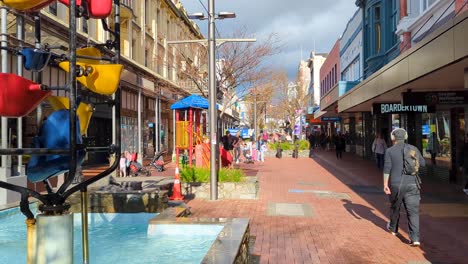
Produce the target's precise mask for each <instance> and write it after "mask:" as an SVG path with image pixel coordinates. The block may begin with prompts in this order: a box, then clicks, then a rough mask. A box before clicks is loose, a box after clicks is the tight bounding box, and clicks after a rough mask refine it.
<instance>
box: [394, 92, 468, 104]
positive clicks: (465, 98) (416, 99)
mask: <svg viewBox="0 0 468 264" xmlns="http://www.w3.org/2000/svg"><path fill="white" fill-rule="evenodd" d="M467 102H468V91H453V92H406V93H402V103H403V104H404V105H437V104H443V105H456V104H466V103H467Z"/></svg>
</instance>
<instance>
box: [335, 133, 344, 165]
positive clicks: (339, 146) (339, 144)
mask: <svg viewBox="0 0 468 264" xmlns="http://www.w3.org/2000/svg"><path fill="white" fill-rule="evenodd" d="M334 143H335V152H336V158H337V159H342V158H343V151H344V149H345V148H346V143H345V139H344V136H343V135H342V134H341V133H338V135H336V136H335V139H334Z"/></svg>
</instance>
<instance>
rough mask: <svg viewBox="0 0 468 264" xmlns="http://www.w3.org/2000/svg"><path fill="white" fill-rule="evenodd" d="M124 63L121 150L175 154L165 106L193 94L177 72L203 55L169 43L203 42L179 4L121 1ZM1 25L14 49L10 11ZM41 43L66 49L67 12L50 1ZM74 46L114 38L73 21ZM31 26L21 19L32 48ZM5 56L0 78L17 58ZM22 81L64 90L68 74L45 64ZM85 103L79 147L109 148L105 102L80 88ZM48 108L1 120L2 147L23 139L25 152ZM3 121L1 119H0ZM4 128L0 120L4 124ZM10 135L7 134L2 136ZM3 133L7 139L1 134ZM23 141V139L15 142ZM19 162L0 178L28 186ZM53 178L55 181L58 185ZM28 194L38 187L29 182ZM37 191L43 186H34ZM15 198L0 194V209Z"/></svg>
mask: <svg viewBox="0 0 468 264" xmlns="http://www.w3.org/2000/svg"><path fill="white" fill-rule="evenodd" d="M120 3H121V23H120V25H121V39H120V40H121V55H122V58H121V64H123V65H124V71H123V73H122V76H121V82H120V87H121V90H122V92H121V96H122V98H121V102H122V104H121V112H122V116H121V118H122V120H121V124H122V127H121V129H122V135H121V139H122V151H125V150H127V151H130V152H138V153H139V157H140V161H141V159H142V158H143V157H145V156H146V157H151V156H153V155H154V153H155V151H158V150H162V149H165V150H168V152H169V153H170V152H172V150H173V146H174V144H175V142H174V137H173V136H172V134H173V133H174V117H173V112H172V111H171V110H170V105H171V104H172V103H174V102H175V101H177V100H179V99H181V98H183V97H185V96H187V95H189V94H191V93H192V92H193V89H191V87H194V86H193V85H190V83H189V82H187V80H185V79H184V78H183V76H184V75H183V74H182V72H183V71H184V70H185V67H187V65H188V64H201V62H200V56H199V54H200V50H199V49H202V48H203V47H201V46H198V47H195V46H196V45H194V47H192V46H189V45H180V46H176V45H169V44H168V42H169V41H173V40H202V39H204V37H203V35H202V34H201V33H200V30H199V28H198V26H197V25H196V24H195V23H194V22H193V21H191V20H190V19H188V17H187V13H186V11H185V9H184V8H183V6H182V5H181V4H180V3H179V1H177V0H146V1H143V0H121V1H120ZM1 19H6V20H7V21H8V23H7V31H8V32H7V34H8V41H9V43H13V44H14V43H18V42H17V41H16V40H15V38H14V36H15V35H17V27H16V23H15V19H16V17H15V13H14V12H8V14H7V17H6V18H5V17H2V18H1ZM113 19H114V18H113V15H111V16H109V17H108V18H107V25H109V27H110V29H111V30H112V29H113ZM40 20H41V33H40V34H41V36H42V39H41V44H42V45H43V44H45V43H48V44H50V45H63V46H65V47H68V26H67V25H68V7H66V6H65V5H63V4H61V3H59V2H54V3H53V4H51V5H50V6H48V7H45V8H43V9H42V10H41V11H40ZM77 27H78V40H77V46H78V47H84V46H87V45H88V44H99V43H105V42H106V40H109V39H111V38H112V36H111V34H110V33H109V32H108V31H105V30H104V27H103V24H102V23H101V20H97V19H89V20H85V19H84V18H80V19H78V23H77ZM34 32H35V31H34V21H33V19H32V17H31V16H30V15H25V26H24V39H25V41H24V43H26V44H27V45H34V43H35V34H34ZM2 56H8V65H7V69H2V71H3V72H11V73H18V70H17V67H16V58H15V56H14V55H11V54H6V55H5V54H4V53H2ZM22 75H23V77H25V78H27V79H31V80H34V81H36V82H40V83H42V84H45V85H49V86H60V85H61V86H63V85H65V84H66V83H67V80H68V74H67V73H66V72H64V71H62V70H61V69H59V68H57V67H54V66H47V67H46V68H45V69H44V70H43V71H42V72H41V73H40V74H33V73H31V72H29V71H27V70H24V71H23V74H22ZM79 88H80V90H81V92H80V94H81V96H82V101H83V102H86V103H92V104H95V107H94V108H95V111H94V113H93V117H92V118H91V123H90V125H89V129H88V132H87V135H84V141H85V143H86V144H87V145H89V146H106V145H109V144H110V143H111V140H112V139H111V135H112V119H111V109H110V107H108V106H107V105H106V104H100V103H103V102H106V101H107V100H108V99H109V98H108V97H107V96H101V95H98V94H95V93H91V92H89V91H87V90H86V89H85V88H84V87H80V86H79ZM53 93H54V95H61V96H65V95H67V94H66V92H64V91H55V92H53ZM51 111H52V110H51V108H50V105H49V104H48V103H47V102H44V103H43V104H42V105H41V107H39V108H38V109H37V110H35V111H33V112H32V113H31V114H30V115H29V116H26V117H24V118H22V125H18V124H21V123H19V121H18V119H12V118H9V119H5V120H6V121H7V122H6V124H7V126H5V127H2V130H1V131H2V139H3V138H15V139H16V142H10V143H9V144H6V143H7V142H2V148H4V147H15V146H16V145H18V140H21V142H22V145H23V146H24V147H29V146H30V145H31V143H32V138H33V137H34V136H35V135H36V133H37V129H38V127H39V126H38V123H39V122H38V120H39V121H40V120H42V118H44V117H46V116H47V115H48V113H50V112H51ZM2 119H3V118H2ZM2 124H4V122H2ZM5 131H6V133H8V135H6V133H5ZM3 134H5V135H6V136H5V135H3ZM18 135H20V136H18ZM18 160H19V159H18V157H8V158H7V159H5V160H3V161H4V162H2V164H1V167H0V180H2V181H6V182H9V183H14V184H19V185H23V186H26V184H27V181H26V177H25V175H24V174H25V171H24V165H23V162H27V160H26V159H23V162H21V163H20V164H19V162H18ZM108 162H109V161H108V157H107V156H106V154H99V153H89V154H88V155H87V158H86V161H85V165H86V164H88V165H90V164H103V163H108ZM56 178H57V177H54V178H53V179H52V185H53V186H55V184H56V183H55V182H56V180H57V179H56ZM28 184H29V185H30V186H29V187H31V188H35V187H38V188H39V187H40V186H34V185H32V184H31V183H28ZM39 189H40V188H39ZM17 198H18V197H17V195H16V194H14V193H11V192H7V191H5V190H3V189H0V204H4V203H9V202H12V201H14V200H16V199H17Z"/></svg>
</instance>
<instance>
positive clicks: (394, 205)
mask: <svg viewBox="0 0 468 264" xmlns="http://www.w3.org/2000/svg"><path fill="white" fill-rule="evenodd" d="M398 187H399V186H398V185H397V186H391V188H390V189H391V192H392V194H391V195H390V203H391V206H390V230H391V231H392V232H395V233H398V222H399V220H400V207H401V205H402V204H403V205H404V206H405V210H406V215H407V217H408V229H409V236H410V239H411V241H418V242H419V201H420V200H421V194H420V191H419V188H418V186H417V185H416V184H414V183H412V184H402V185H401V189H400V192H398Z"/></svg>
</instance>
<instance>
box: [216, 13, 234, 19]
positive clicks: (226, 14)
mask: <svg viewBox="0 0 468 264" xmlns="http://www.w3.org/2000/svg"><path fill="white" fill-rule="evenodd" d="M218 18H219V19H224V18H236V13H233V12H219V13H218Z"/></svg>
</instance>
